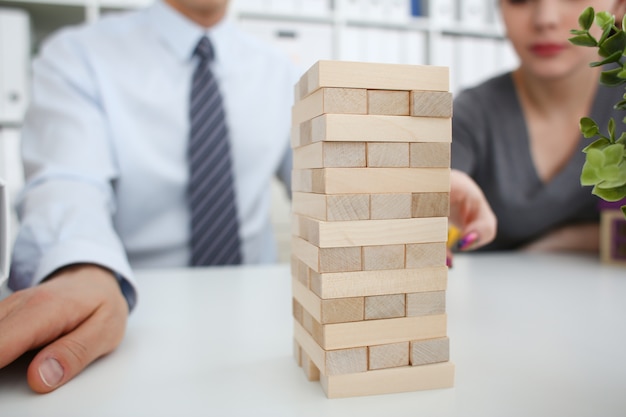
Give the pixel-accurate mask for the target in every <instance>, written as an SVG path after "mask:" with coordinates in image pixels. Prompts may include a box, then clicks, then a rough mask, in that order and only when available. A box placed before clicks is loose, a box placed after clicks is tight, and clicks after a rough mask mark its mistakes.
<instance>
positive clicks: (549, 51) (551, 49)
mask: <svg viewBox="0 0 626 417" xmlns="http://www.w3.org/2000/svg"><path fill="white" fill-rule="evenodd" d="M564 49H565V45H562V44H558V43H535V44H533V45H531V47H530V50H531V52H532V53H533V54H535V55H537V56H540V57H552V56H555V55H558V54H559V53H561V51H563V50H564Z"/></svg>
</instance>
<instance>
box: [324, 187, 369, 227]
mask: <svg viewBox="0 0 626 417" xmlns="http://www.w3.org/2000/svg"><path fill="white" fill-rule="evenodd" d="M326 201H327V204H326V220H328V221H342V220H367V219H369V217H370V198H369V195H368V194H345V195H328V196H326Z"/></svg>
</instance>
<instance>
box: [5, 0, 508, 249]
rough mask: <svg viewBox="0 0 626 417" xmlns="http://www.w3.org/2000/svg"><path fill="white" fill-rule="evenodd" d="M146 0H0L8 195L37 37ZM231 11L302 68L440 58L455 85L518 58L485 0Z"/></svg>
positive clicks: (287, 1)
mask: <svg viewBox="0 0 626 417" xmlns="http://www.w3.org/2000/svg"><path fill="white" fill-rule="evenodd" d="M151 1H152V0H11V1H8V0H0V178H3V179H4V180H5V182H7V183H8V189H9V197H10V199H11V200H12V201H15V194H16V193H17V191H18V190H19V188H20V187H21V185H22V183H23V179H22V177H23V173H22V169H21V165H20V162H19V140H20V125H21V121H22V119H23V116H24V110H25V109H26V106H27V104H28V86H29V71H30V58H31V57H32V56H33V55H34V54H36V53H37V50H38V48H39V45H40V44H41V42H42V40H43V39H45V38H46V36H48V35H49V34H50V33H51V32H53V31H55V30H56V29H59V28H61V27H63V26H65V25H72V24H80V23H84V22H93V21H96V20H97V19H99V18H100V17H101V16H103V15H105V14H107V13H112V12H119V11H124V10H131V9H135V8H138V7H142V6H145V5H148V4H149V3H150V2H151ZM230 14H231V17H232V18H233V19H234V20H235V21H237V22H238V23H239V24H240V25H241V26H242V28H243V29H245V30H246V31H249V32H250V33H252V34H254V35H256V36H258V37H260V38H263V39H265V40H267V41H268V42H271V43H273V44H275V45H276V46H277V47H279V48H281V49H283V50H284V51H285V52H286V53H287V54H288V55H289V56H290V57H291V59H292V60H293V61H294V62H295V63H296V64H297V65H298V66H299V67H300V68H301V69H302V71H303V72H304V71H305V70H306V69H307V68H308V67H309V66H310V65H311V64H313V63H314V62H315V61H317V60H319V59H338V60H351V61H365V62H384V63H402V64H420V65H421V64H423V65H443V66H448V67H450V86H451V90H452V92H453V93H456V92H458V91H459V90H460V89H462V88H464V87H468V86H471V85H474V84H476V83H478V82H480V81H482V80H484V79H486V78H488V77H490V76H492V75H494V74H496V73H500V72H503V71H506V70H509V69H511V68H513V67H515V65H516V63H517V59H516V57H515V55H514V54H513V52H512V49H511V47H510V45H509V43H508V42H507V41H506V39H504V36H503V31H502V25H501V23H500V21H499V16H498V11H497V2H496V1H494V0H231V7H230ZM273 193H274V197H275V198H274V201H275V204H274V210H273V213H272V217H273V222H274V225H275V228H276V234H277V238H278V244H279V253H280V260H281V261H288V260H289V244H290V208H289V201H288V199H287V197H286V194H285V192H284V191H283V190H282V189H281V188H280V186H279V185H277V184H274V185H273ZM13 224H14V225H15V218H13ZM13 230H15V228H13ZM12 236H14V231H13V233H12Z"/></svg>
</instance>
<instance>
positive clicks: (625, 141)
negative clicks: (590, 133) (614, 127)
mask: <svg viewBox="0 0 626 417" xmlns="http://www.w3.org/2000/svg"><path fill="white" fill-rule="evenodd" d="M615 143H619V144H621V145H626V132H622V134H621V135H620V137H619V138H618V139H617V140H616V141H615Z"/></svg>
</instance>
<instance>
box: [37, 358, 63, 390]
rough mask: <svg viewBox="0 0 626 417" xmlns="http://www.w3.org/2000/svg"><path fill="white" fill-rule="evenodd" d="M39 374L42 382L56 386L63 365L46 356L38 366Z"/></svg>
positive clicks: (61, 374) (59, 379)
mask: <svg viewBox="0 0 626 417" xmlns="http://www.w3.org/2000/svg"><path fill="white" fill-rule="evenodd" d="M39 376H40V377H41V380H42V381H43V383H44V384H46V385H47V386H49V387H51V388H52V387H56V386H57V385H59V383H60V382H61V380H62V379H63V367H62V366H61V364H60V363H59V361H57V360H56V359H54V358H48V359H46V360H45V361H43V363H42V364H41V366H39Z"/></svg>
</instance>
